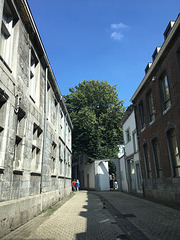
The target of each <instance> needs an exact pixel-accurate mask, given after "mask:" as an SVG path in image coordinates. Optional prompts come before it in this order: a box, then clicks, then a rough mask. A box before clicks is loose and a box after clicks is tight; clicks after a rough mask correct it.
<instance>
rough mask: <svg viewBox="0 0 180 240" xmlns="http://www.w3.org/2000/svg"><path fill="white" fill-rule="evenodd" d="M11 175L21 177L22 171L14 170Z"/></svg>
mask: <svg viewBox="0 0 180 240" xmlns="http://www.w3.org/2000/svg"><path fill="white" fill-rule="evenodd" d="M13 174H15V175H23V170H17V169H14V170H13Z"/></svg>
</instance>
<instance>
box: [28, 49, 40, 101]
mask: <svg viewBox="0 0 180 240" xmlns="http://www.w3.org/2000/svg"><path fill="white" fill-rule="evenodd" d="M30 59H31V60H30V74H29V94H30V97H31V99H32V100H33V101H34V102H37V103H38V100H39V97H40V96H39V93H40V89H39V88H40V86H39V64H38V59H37V57H36V54H35V52H34V51H33V49H31V50H30Z"/></svg>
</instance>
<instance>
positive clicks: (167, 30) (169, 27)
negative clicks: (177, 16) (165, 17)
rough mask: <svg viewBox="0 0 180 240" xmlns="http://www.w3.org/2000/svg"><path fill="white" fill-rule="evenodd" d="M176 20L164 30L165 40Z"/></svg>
mask: <svg viewBox="0 0 180 240" xmlns="http://www.w3.org/2000/svg"><path fill="white" fill-rule="evenodd" d="M174 23H175V21H170V22H169V24H168V26H167V28H166V30H165V32H164V40H166V38H167V37H168V35H169V33H170V31H171V29H172V27H173V25H174Z"/></svg>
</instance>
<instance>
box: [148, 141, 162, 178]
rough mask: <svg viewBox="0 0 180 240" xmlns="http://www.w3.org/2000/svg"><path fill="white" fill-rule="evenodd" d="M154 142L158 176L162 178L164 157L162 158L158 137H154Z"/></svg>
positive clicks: (153, 148) (153, 147)
mask: <svg viewBox="0 0 180 240" xmlns="http://www.w3.org/2000/svg"><path fill="white" fill-rule="evenodd" d="M151 143H152V151H153V159H154V165H155V170H156V177H157V178H162V177H163V167H162V158H161V151H160V145H159V141H158V138H154V139H152V141H151Z"/></svg>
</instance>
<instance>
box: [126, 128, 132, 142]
mask: <svg viewBox="0 0 180 240" xmlns="http://www.w3.org/2000/svg"><path fill="white" fill-rule="evenodd" d="M125 134H126V143H128V142H130V141H131V135H130V128H128V129H126V131H125Z"/></svg>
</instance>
